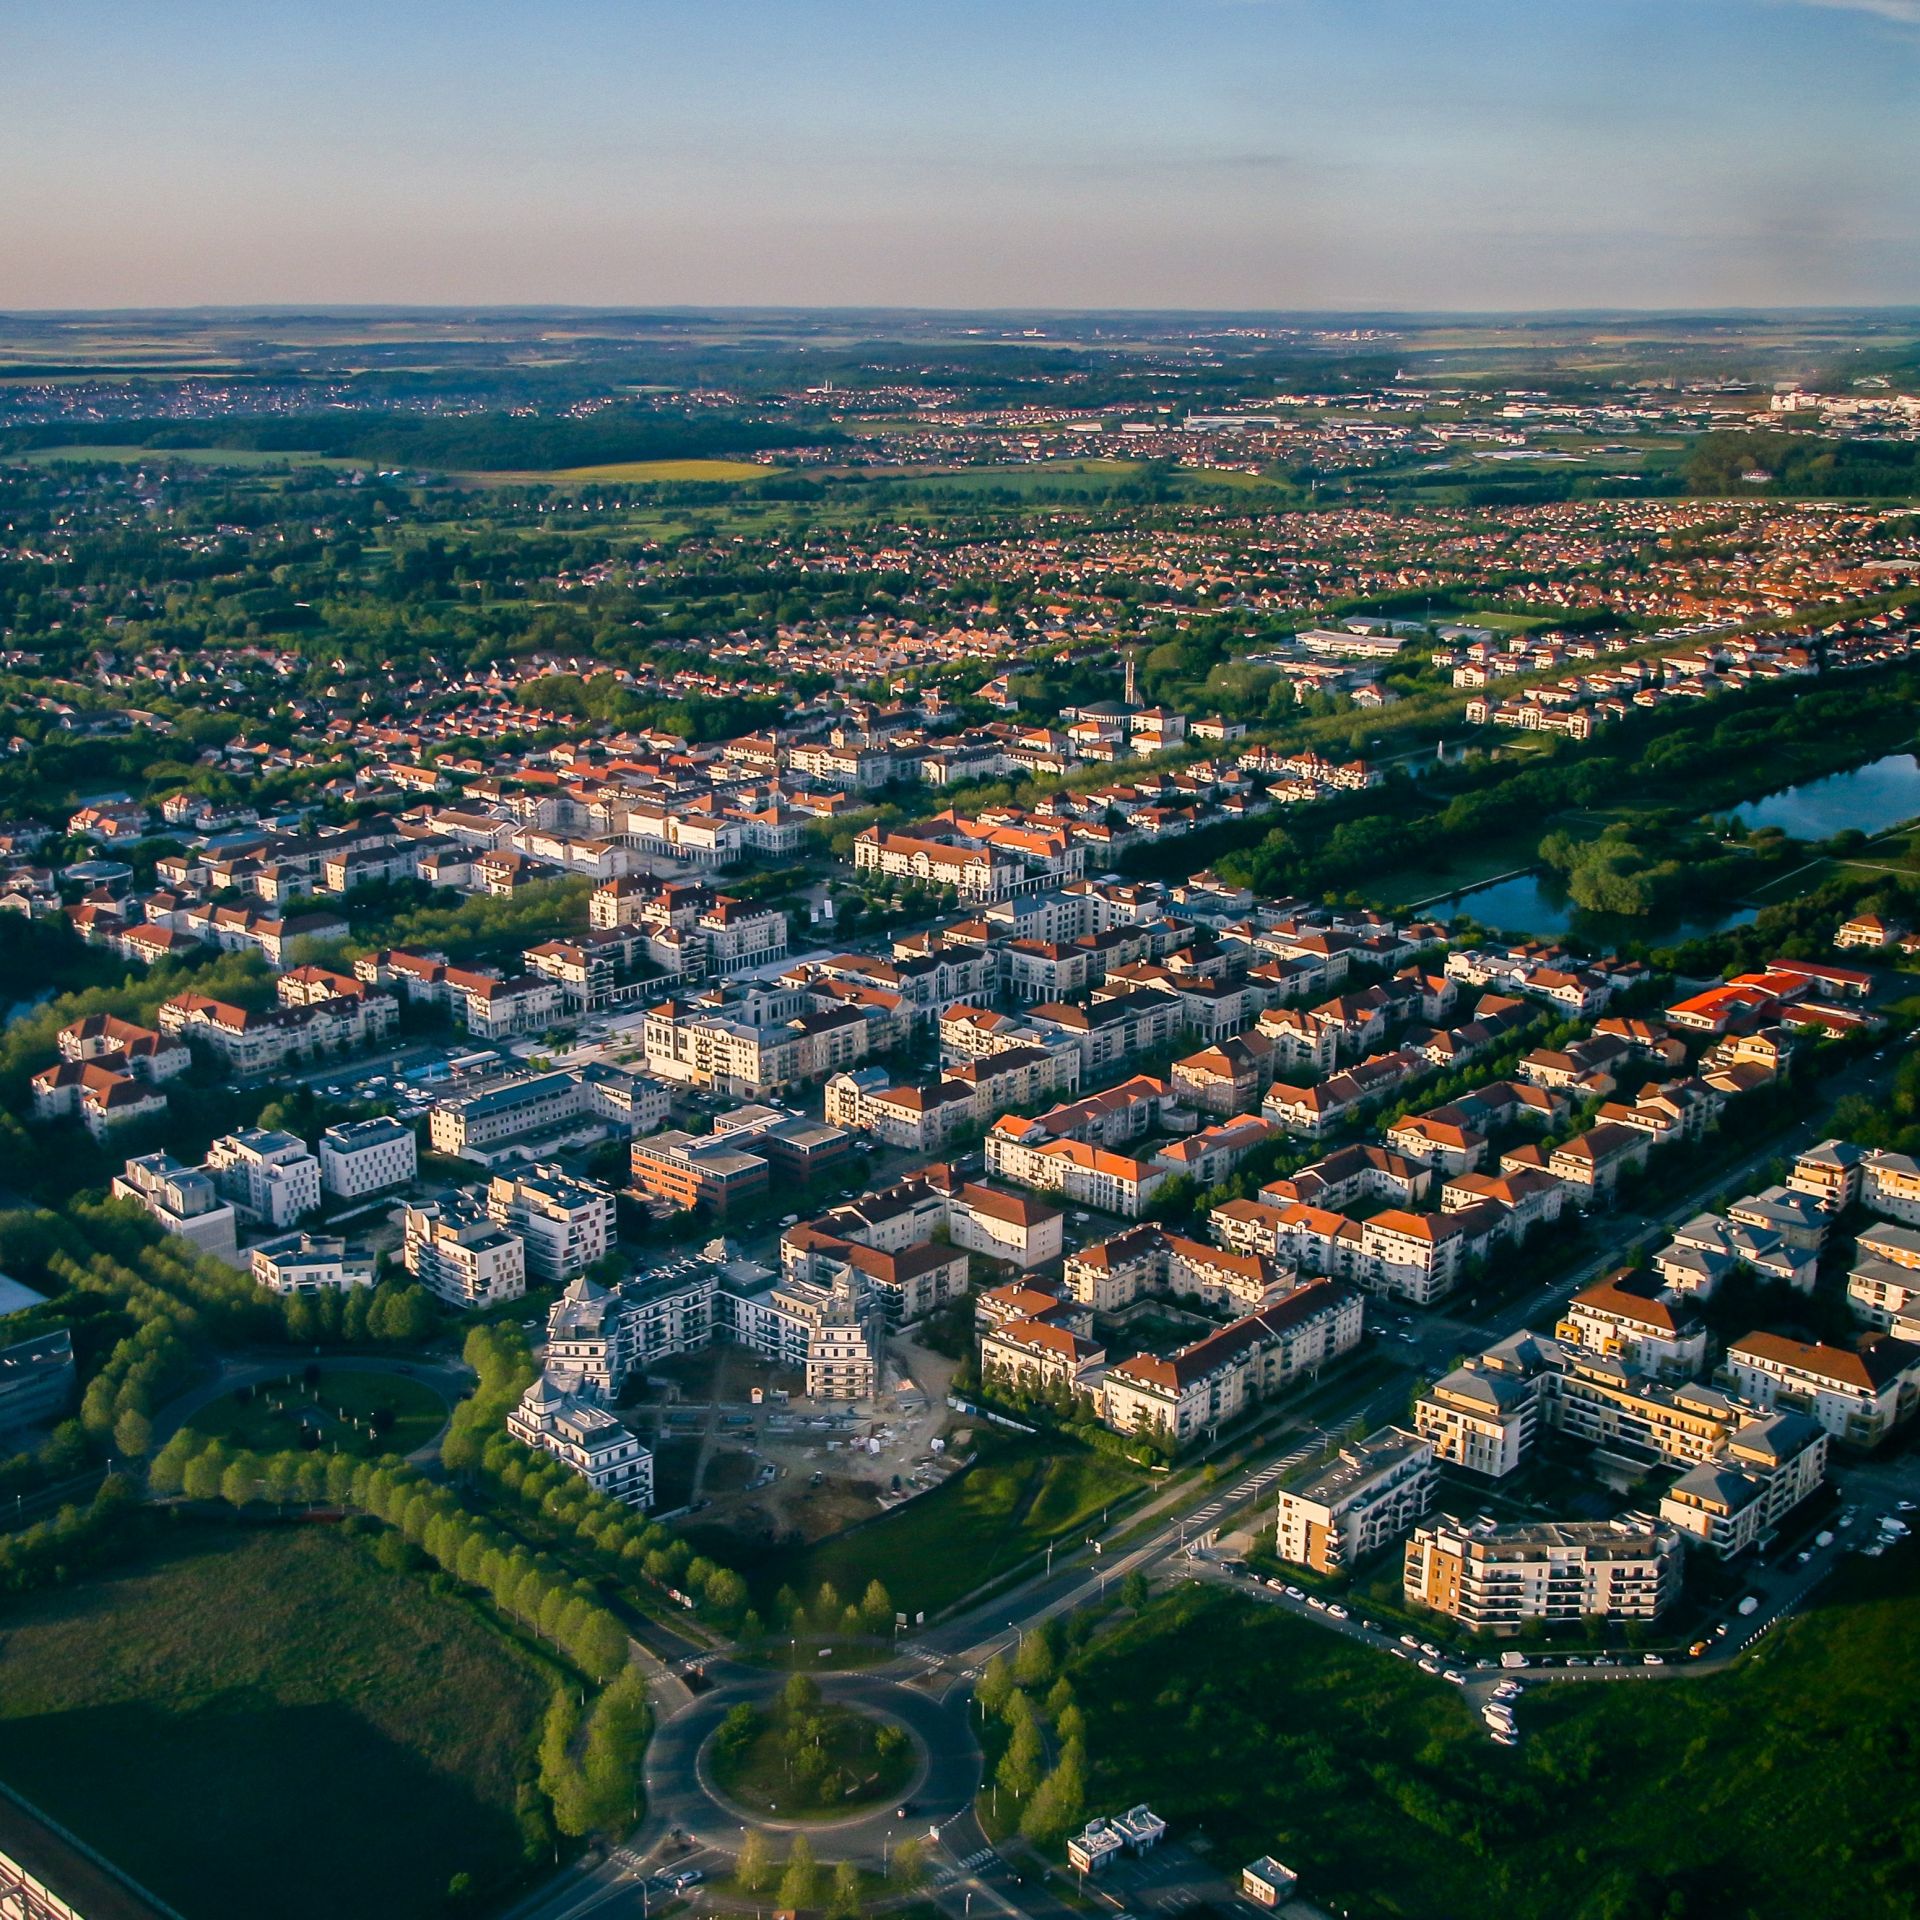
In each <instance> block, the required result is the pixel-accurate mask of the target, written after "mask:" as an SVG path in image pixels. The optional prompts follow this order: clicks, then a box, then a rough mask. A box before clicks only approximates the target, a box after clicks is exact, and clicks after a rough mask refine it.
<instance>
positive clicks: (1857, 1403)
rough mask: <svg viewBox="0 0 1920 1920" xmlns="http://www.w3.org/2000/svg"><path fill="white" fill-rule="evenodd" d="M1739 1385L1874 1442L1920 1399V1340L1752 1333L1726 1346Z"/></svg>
mask: <svg viewBox="0 0 1920 1920" xmlns="http://www.w3.org/2000/svg"><path fill="white" fill-rule="evenodd" d="M1725 1370H1726V1374H1727V1378H1728V1379H1729V1381H1730V1382H1731V1384H1732V1386H1733V1388H1734V1390H1735V1392H1737V1393H1740V1394H1742V1395H1744V1396H1745V1398H1747V1399H1748V1400H1750V1401H1751V1402H1752V1403H1753V1404H1754V1405H1755V1406H1757V1407H1765V1408H1768V1409H1772V1408H1775V1407H1786V1408H1790V1409H1791V1410H1793V1411H1795V1412H1798V1413H1805V1414H1807V1415H1809V1416H1811V1417H1812V1418H1813V1419H1815V1420H1817V1421H1818V1422H1819V1423H1820V1425H1821V1426H1823V1427H1824V1428H1826V1430H1827V1431H1828V1433H1830V1434H1832V1435H1833V1437H1834V1438H1835V1439H1836V1440H1839V1441H1842V1442H1844V1443H1845V1444H1846V1445H1847V1446H1850V1447H1862V1448H1866V1447H1875V1446H1878V1445H1879V1444H1880V1442H1881V1441H1882V1440H1884V1439H1885V1438H1886V1437H1887V1436H1888V1434H1890V1433H1891V1432H1892V1431H1893V1429H1894V1428H1895V1427H1896V1426H1898V1425H1899V1424H1900V1423H1901V1422H1902V1421H1904V1420H1905V1419H1907V1418H1908V1416H1909V1415H1910V1414H1911V1413H1912V1412H1913V1410H1914V1408H1915V1407H1916V1406H1920V1347H1912V1346H1908V1345H1907V1344H1906V1342H1904V1341H1901V1340H1894V1339H1890V1338H1888V1337H1887V1336H1886V1335H1884V1334H1883V1335H1879V1336H1877V1337H1875V1338H1873V1339H1871V1340H1869V1341H1867V1342H1866V1343H1865V1344H1864V1345H1863V1346H1861V1347H1860V1348H1859V1349H1858V1350H1857V1351H1856V1350H1855V1349H1853V1348H1849V1347H1828V1346H1819V1345H1815V1344H1811V1343H1809V1342H1807V1341H1804V1340H1789V1339H1788V1338H1787V1337H1786V1336H1785V1335H1784V1334H1778V1333H1749V1334H1747V1335H1745V1336H1744V1337H1743V1338H1742V1339H1739V1340H1736V1341H1734V1343H1733V1344H1732V1345H1731V1346H1730V1347H1728V1349H1727V1359H1726V1369H1725Z"/></svg>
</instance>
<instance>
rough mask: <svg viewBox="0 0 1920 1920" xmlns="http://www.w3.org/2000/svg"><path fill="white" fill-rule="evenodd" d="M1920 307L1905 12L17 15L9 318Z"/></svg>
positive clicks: (4, 209)
mask: <svg viewBox="0 0 1920 1920" xmlns="http://www.w3.org/2000/svg"><path fill="white" fill-rule="evenodd" d="M373 302H380V303H396V304H434V305H443V304H444V305H471V304H482V303H486V304H494V303H499V304H526V305H540V304H548V303H555V304H578V305H599V306H656V305H701V306H704V305H728V306H739V305H810V306H848V305H852V306H859V305H878V306H914V307H949V308H953V307H1054V308H1085V307H1128V308H1186V309H1193V308H1206V309H1231V310H1243V311H1245V310H1298V309H1325V310H1337V311H1339V310H1344V311H1356V310H1381V309H1425V310H1434V309H1447V310H1513V309H1528V308H1567V307H1653V308H1673V307H1717V306H1734V305H1739V306H1798V305H1863V304H1903V303H1913V302H1920V0H514V4H501V3H500V0H385V3H384V4H381V5H371V4H367V3H366V0H298V3H293V4H290V3H289V0H240V3H235V0H141V3H140V4H135V3H134V0H58V4H47V0H0V308H4V309H26V308H74V307H128V306H189V305H251V304H255V303H272V304H279V305H284V304H290V303H291V304H301V303H312V304H321V303H326V304H360V303H373Z"/></svg>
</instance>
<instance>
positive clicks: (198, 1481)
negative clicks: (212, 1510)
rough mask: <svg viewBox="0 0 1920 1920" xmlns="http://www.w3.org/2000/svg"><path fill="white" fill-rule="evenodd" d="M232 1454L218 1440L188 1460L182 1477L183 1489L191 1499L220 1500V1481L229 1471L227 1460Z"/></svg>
mask: <svg viewBox="0 0 1920 1920" xmlns="http://www.w3.org/2000/svg"><path fill="white" fill-rule="evenodd" d="M231 1457H232V1456H231V1455H230V1454H229V1453H228V1452H227V1449H226V1448H225V1447H224V1446H223V1445H221V1443H220V1442H219V1441H218V1440H215V1441H213V1442H211V1443H210V1444H209V1445H207V1446H205V1447H203V1448H201V1450H200V1451H199V1452H198V1453H196V1454H195V1455H194V1456H193V1458H192V1459H191V1460H189V1461H188V1462H187V1465H186V1471H185V1473H184V1474H183V1475H182V1477H181V1489H182V1491H183V1492H184V1493H185V1494H186V1496H187V1498H188V1499H189V1500H218V1499H219V1498H220V1482H221V1480H222V1478H223V1477H224V1476H225V1474H226V1471H227V1462H228V1460H229V1459H230V1458H231Z"/></svg>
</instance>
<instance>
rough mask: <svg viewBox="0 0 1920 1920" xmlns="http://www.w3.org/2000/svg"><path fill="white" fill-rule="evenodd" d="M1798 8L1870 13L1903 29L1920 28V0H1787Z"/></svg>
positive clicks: (1832, 11) (1830, 11) (1831, 11)
mask: <svg viewBox="0 0 1920 1920" xmlns="http://www.w3.org/2000/svg"><path fill="white" fill-rule="evenodd" d="M1786 3H1787V4H1788V5H1791V6H1796V7H1820V8H1823V9H1824V10H1826V11H1827V12H1829V13H1870V14H1872V15H1873V16H1874V17H1875V18H1876V19H1879V20H1892V21H1895V22H1897V23H1898V24H1899V25H1900V26H1903V27H1920V0H1786Z"/></svg>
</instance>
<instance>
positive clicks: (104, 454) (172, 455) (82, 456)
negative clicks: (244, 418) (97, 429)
mask: <svg viewBox="0 0 1920 1920" xmlns="http://www.w3.org/2000/svg"><path fill="white" fill-rule="evenodd" d="M4 458H5V459H9V460H19V461H23V462H24V463H25V464H26V465H28V466H31V467H51V466H60V465H64V464H65V463H67V462H69V461H76V462H80V463H82V464H86V465H91V466H110V467H152V466H170V467H181V466H195V467H337V468H340V469H342V470H347V469H352V468H368V467H371V466H373V465H374V464H375V463H374V462H373V461H371V460H337V459H330V458H327V457H325V456H323V455H321V454H317V453H280V452H271V453H269V452H261V451H259V450H258V449H256V448H252V447H141V446H125V447H89V446H74V447H36V448H35V449H34V450H33V451H32V452H31V453H15V454H8V455H5V456H4Z"/></svg>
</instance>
